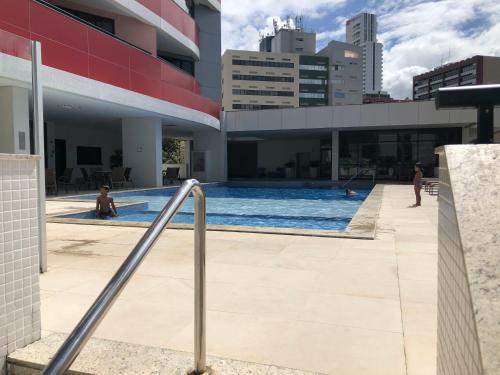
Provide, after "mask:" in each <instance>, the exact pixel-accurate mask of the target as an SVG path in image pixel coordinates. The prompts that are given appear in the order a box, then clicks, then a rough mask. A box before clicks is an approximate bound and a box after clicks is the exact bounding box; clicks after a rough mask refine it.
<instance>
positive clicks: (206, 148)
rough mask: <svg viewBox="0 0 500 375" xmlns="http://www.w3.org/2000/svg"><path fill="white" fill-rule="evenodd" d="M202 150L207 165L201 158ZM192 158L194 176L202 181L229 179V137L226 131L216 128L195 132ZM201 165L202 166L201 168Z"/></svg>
mask: <svg viewBox="0 0 500 375" xmlns="http://www.w3.org/2000/svg"><path fill="white" fill-rule="evenodd" d="M199 152H202V153H204V156H205V165H201V164H202V163H200V160H199V158H200V157H201V155H199V154H198V155H197V153H199ZM192 155H194V157H192V158H191V163H193V165H192V166H191V171H192V177H193V178H196V179H198V180H200V181H202V182H224V181H226V180H227V137H226V132H225V131H218V130H215V129H211V130H205V131H199V132H196V133H194V142H193V150H192ZM200 167H201V168H200Z"/></svg>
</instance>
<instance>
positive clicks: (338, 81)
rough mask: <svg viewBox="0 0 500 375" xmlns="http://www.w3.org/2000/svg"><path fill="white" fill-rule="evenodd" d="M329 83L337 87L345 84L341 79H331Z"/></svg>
mask: <svg viewBox="0 0 500 375" xmlns="http://www.w3.org/2000/svg"><path fill="white" fill-rule="evenodd" d="M330 82H331V83H332V85H339V86H342V85H344V84H345V80H343V79H332V80H331V81H330Z"/></svg>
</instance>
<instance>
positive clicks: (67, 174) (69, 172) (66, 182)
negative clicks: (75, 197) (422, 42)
mask: <svg viewBox="0 0 500 375" xmlns="http://www.w3.org/2000/svg"><path fill="white" fill-rule="evenodd" d="M72 176H73V168H66V169H65V170H64V174H63V175H62V176H60V177H59V178H58V179H57V184H58V185H59V186H64V191H65V192H66V193H67V192H68V186H73V187H74V188H75V191H76V192H77V193H78V185H77V184H76V183H75V182H72V181H71V180H72Z"/></svg>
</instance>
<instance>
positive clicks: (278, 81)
mask: <svg viewBox="0 0 500 375" xmlns="http://www.w3.org/2000/svg"><path fill="white" fill-rule="evenodd" d="M299 65H300V60H299V55H297V54H292V53H269V52H255V51H236V50H226V52H225V53H224V55H223V56H222V107H223V110H224V111H238V110H257V109H277V108H292V107H298V106H299Z"/></svg>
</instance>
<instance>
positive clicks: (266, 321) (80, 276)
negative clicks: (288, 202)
mask: <svg viewBox="0 0 500 375" xmlns="http://www.w3.org/2000/svg"><path fill="white" fill-rule="evenodd" d="M413 199H414V198H413V189H412V188H411V186H391V185H386V186H385V187H384V190H383V196H382V206H381V210H380V218H379V220H378V223H377V226H378V230H377V235H376V239H375V240H357V239H346V238H320V237H303V236H286V235H271V234H257V233H237V232H208V233H207V296H208V297H207V298H208V301H207V303H208V307H207V308H208V310H207V326H208V327H207V329H208V332H207V350H208V353H209V354H210V355H214V356H219V357H227V358H233V359H239V360H244V361H249V362H257V363H263V364H272V365H278V366H284V367H289V368H296V369H301V370H307V371H317V372H321V373H328V374H336V375H343V374H356V375H357V374H364V375H372V374H373V375H375V374H377V375H378V374H380V375H392V374H397V375H400V374H401V375H402V374H408V375H420V374H435V372H436V371H435V362H436V358H435V357H436V298H437V297H436V285H437V201H436V198H435V197H429V196H427V195H424V197H423V204H424V206H423V207H421V208H407V207H408V206H409V205H410V204H411V203H413ZM92 206H93V203H92V202H90V203H85V202H84V203H81V202H61V201H49V202H47V212H48V213H49V214H56V213H63V212H68V211H74V210H77V209H81V208H91V207H92ZM144 230H145V229H144V228H130V227H111V226H110V227H105V226H95V225H75V224H61V223H49V224H48V249H49V257H48V262H49V272H47V273H46V274H44V275H42V276H41V288H42V303H41V307H42V329H43V333H44V334H48V333H50V332H69V331H70V330H71V329H72V328H73V327H74V325H75V324H76V322H77V321H78V320H79V319H80V318H81V316H82V315H83V313H84V312H85V310H86V308H87V307H88V306H89V305H90V303H91V302H92V301H93V300H94V299H95V297H96V296H97V294H98V293H99V292H100V290H101V289H102V287H103V286H104V285H105V283H106V282H107V281H108V280H109V278H110V277H111V275H112V273H113V272H114V271H115V270H116V269H117V267H118V265H119V264H120V263H121V262H122V261H123V260H124V258H125V256H126V255H127V254H128V252H129V251H130V250H131V248H132V247H133V245H134V244H135V243H136V242H137V240H138V239H139V238H140V236H141V235H142V234H143V233H144ZM192 237H193V235H192V232H191V231H186V230H174V229H172V230H168V231H167V232H165V234H164V235H163V236H162V238H161V239H160V240H159V241H158V243H157V245H156V246H155V248H154V249H153V251H152V253H151V254H150V255H149V257H148V258H147V259H146V260H145V262H144V263H143V265H142V266H141V267H140V269H139V270H138V272H137V274H136V276H135V277H134V279H133V280H132V281H131V283H130V284H129V286H128V287H127V289H126V290H125V292H124V293H123V294H122V295H121V296H120V298H119V300H118V302H117V303H116V304H115V306H114V307H113V308H112V309H111V311H110V313H109V314H108V316H107V318H106V319H105V320H104V321H103V323H102V325H101V327H100V328H99V329H98V331H97V332H96V336H97V337H101V338H107V339H112V340H120V341H125V342H130V343H137V344H143V345H149V346H158V347H166V348H170V349H175V350H183V351H191V350H192V346H193V345H192V340H193V238H192Z"/></svg>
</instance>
